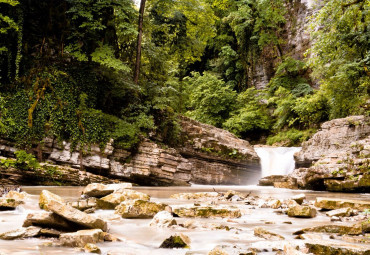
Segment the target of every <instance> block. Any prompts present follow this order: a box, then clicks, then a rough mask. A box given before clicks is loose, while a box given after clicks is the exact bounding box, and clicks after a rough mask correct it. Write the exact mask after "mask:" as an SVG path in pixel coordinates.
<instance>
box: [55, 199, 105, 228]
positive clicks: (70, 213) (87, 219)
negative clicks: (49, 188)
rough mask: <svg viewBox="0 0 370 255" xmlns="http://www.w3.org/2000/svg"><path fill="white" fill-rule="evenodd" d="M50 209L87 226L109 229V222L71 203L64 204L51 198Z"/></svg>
mask: <svg viewBox="0 0 370 255" xmlns="http://www.w3.org/2000/svg"><path fill="white" fill-rule="evenodd" d="M48 208H49V210H50V211H52V212H54V213H56V214H58V215H59V216H61V217H63V218H65V219H67V220H68V221H71V222H74V223H77V224H78V225H81V226H83V227H85V228H91V229H95V228H99V229H101V230H103V231H106V230H107V223H106V222H105V221H103V220H102V219H100V218H96V217H94V216H91V215H89V214H87V213H84V212H81V211H80V210H77V209H75V208H73V207H71V206H69V205H65V204H62V203H60V202H58V201H55V200H51V201H50V202H49V203H48Z"/></svg>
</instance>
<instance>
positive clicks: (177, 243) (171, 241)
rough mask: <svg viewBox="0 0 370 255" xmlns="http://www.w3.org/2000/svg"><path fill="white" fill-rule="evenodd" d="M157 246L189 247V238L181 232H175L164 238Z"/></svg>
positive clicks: (170, 247) (171, 247)
mask: <svg viewBox="0 0 370 255" xmlns="http://www.w3.org/2000/svg"><path fill="white" fill-rule="evenodd" d="M159 248H169V249H173V248H190V238H189V237H188V236H187V235H184V234H182V233H180V234H175V235H173V236H170V237H169V238H167V239H166V240H164V241H163V243H162V244H161V245H160V246H159Z"/></svg>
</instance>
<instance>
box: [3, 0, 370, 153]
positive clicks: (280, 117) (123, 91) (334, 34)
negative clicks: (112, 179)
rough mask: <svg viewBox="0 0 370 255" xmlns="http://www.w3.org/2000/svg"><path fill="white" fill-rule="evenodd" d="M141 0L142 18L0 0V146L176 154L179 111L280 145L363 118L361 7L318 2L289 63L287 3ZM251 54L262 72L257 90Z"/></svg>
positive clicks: (126, 8)
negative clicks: (268, 71)
mask: <svg viewBox="0 0 370 255" xmlns="http://www.w3.org/2000/svg"><path fill="white" fill-rule="evenodd" d="M141 1H142V2H141V6H142V7H144V5H145V8H142V11H143V15H142V16H141V15H140V11H139V7H137V6H136V5H135V4H134V2H133V1H132V0H42V1H40V0H0V23H1V27H0V136H1V137H5V138H7V139H11V140H13V141H14V142H16V143H17V144H19V145H20V146H30V145H32V144H39V141H42V139H43V138H45V137H50V136H52V137H55V138H57V139H59V140H68V141H71V142H72V144H73V146H74V147H76V148H77V147H79V148H80V149H81V148H82V147H83V146H84V145H86V144H91V143H98V144H101V145H102V146H104V144H106V142H107V141H109V140H110V139H111V138H113V139H114V143H115V146H118V147H121V148H126V149H130V148H134V147H135V145H137V144H138V142H139V141H140V140H141V139H142V138H143V137H152V138H153V139H157V140H158V141H160V142H163V143H166V144H169V145H176V144H177V143H178V142H179V141H180V139H179V132H180V129H179V124H178V122H177V120H178V115H179V114H181V115H185V116H189V117H191V118H194V119H196V120H199V121H201V122H204V123H208V124H212V125H215V126H217V127H220V128H224V129H227V130H229V131H231V132H233V133H234V134H236V135H237V136H239V137H241V138H244V139H249V140H253V141H255V142H266V141H267V142H268V143H270V144H272V143H281V144H285V145H292V144H297V143H299V142H301V141H303V140H305V139H307V137H309V135H310V134H312V133H313V132H314V130H315V129H317V128H318V127H319V125H320V123H322V122H323V121H326V120H330V119H334V118H340V117H345V116H348V115H353V114H367V115H368V114H369V107H370V101H369V100H370V96H369V93H370V1H369V0H324V1H320V4H318V6H316V7H315V8H316V9H315V11H313V12H312V13H313V14H312V16H311V17H309V19H308V20H307V25H308V26H307V33H309V34H310V36H311V45H310V48H309V49H307V51H306V52H305V54H304V56H302V57H299V58H298V57H296V56H294V54H291V53H290V52H289V51H288V50H286V47H285V46H286V44H287V37H286V29H287V28H290V29H292V28H294V22H295V19H296V17H295V16H294V15H292V13H291V11H290V10H291V9H292V8H293V6H294V5H295V4H296V2H300V1H295V0H273V1H270V0H181V1H173V0H147V1H145V0H141ZM140 17H142V19H140ZM139 20H142V21H143V24H142V26H141V27H142V29H140V28H139V29H138V23H140V22H139ZM287 24H290V25H289V26H287ZM139 27H140V25H139ZM141 30H142V38H141V36H138V35H139V34H141V33H139V32H140V31H141ZM138 39H140V40H139V43H138ZM140 41H141V43H140ZM138 48H140V49H141V54H139V55H138ZM263 56H268V57H269V59H271V65H273V68H274V74H273V76H272V77H271V79H270V81H269V83H268V84H266V86H265V88H263V89H261V88H259V89H256V87H255V84H254V83H253V79H252V78H251V77H252V74H253V72H254V69H255V66H256V63H257V62H258V61H259V59H261V57H263ZM136 59H139V60H140V63H139V64H140V65H139V67H140V68H139V69H138V66H137V65H135V63H136ZM135 74H139V76H138V80H136V79H135ZM77 149H78V148H77Z"/></svg>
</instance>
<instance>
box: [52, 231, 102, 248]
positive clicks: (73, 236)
mask: <svg viewBox="0 0 370 255" xmlns="http://www.w3.org/2000/svg"><path fill="white" fill-rule="evenodd" d="M59 241H60V244H61V245H62V246H67V247H84V246H85V245H86V244H88V243H93V244H95V243H98V242H104V232H103V231H102V230H101V229H88V230H80V231H77V232H74V233H65V234H61V235H60V238H59Z"/></svg>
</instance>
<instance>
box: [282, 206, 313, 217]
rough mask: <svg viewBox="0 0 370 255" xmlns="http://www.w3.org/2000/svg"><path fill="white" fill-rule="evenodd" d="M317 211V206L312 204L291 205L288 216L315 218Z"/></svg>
mask: <svg viewBox="0 0 370 255" xmlns="http://www.w3.org/2000/svg"><path fill="white" fill-rule="evenodd" d="M316 214H317V211H316V209H315V208H312V207H310V206H302V205H296V206H293V207H289V209H288V216H289V217H297V218H314V217H316Z"/></svg>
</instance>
